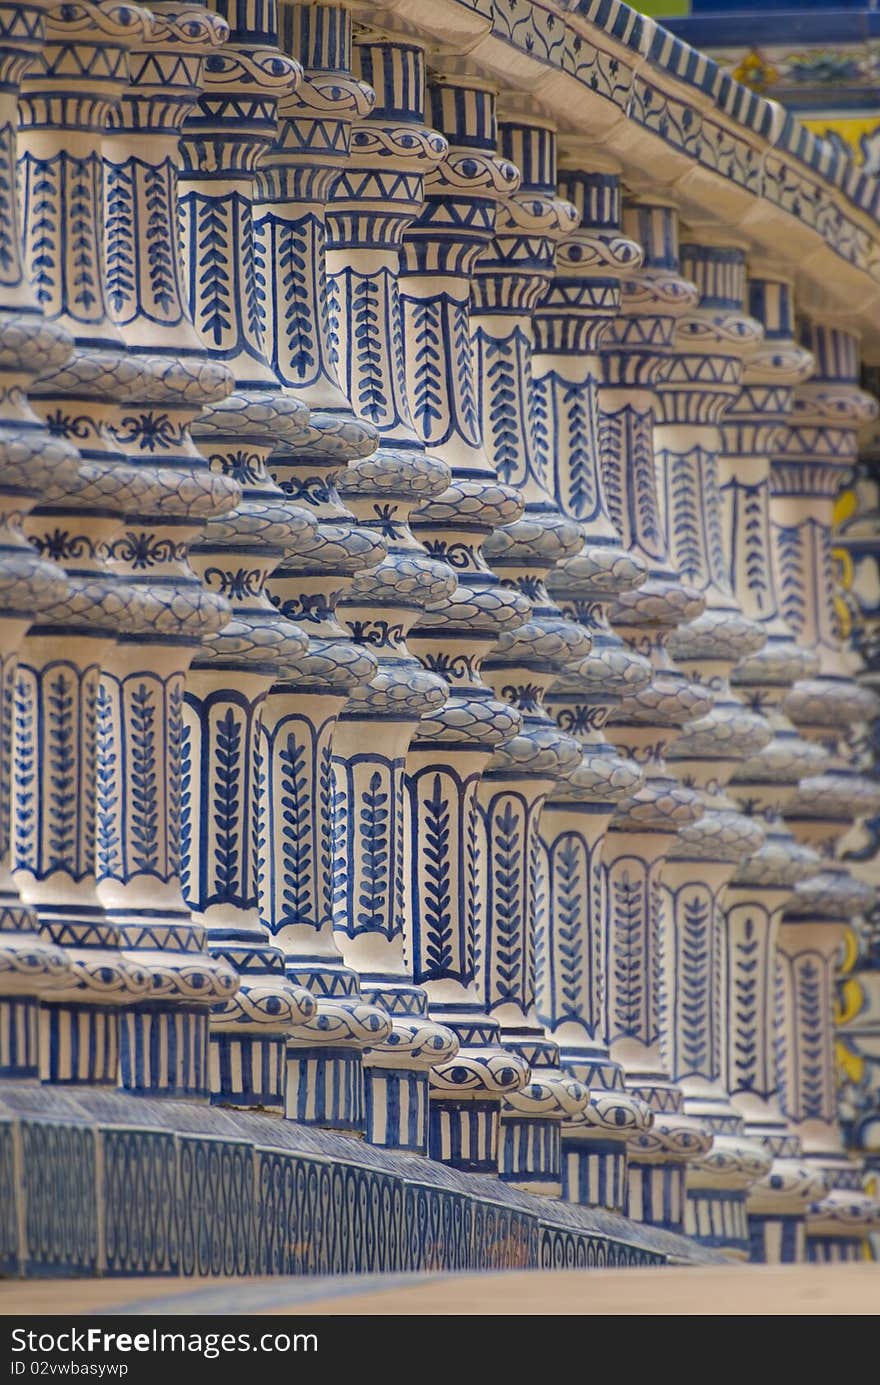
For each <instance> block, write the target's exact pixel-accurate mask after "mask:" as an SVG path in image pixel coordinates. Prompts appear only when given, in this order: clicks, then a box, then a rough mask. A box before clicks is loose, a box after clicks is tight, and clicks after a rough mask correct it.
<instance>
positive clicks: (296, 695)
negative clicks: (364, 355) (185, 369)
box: [255, 0, 391, 1135]
mask: <svg viewBox="0 0 880 1385" xmlns="http://www.w3.org/2000/svg"><path fill="white" fill-rule="evenodd" d="M279 32H280V38H281V47H282V49H283V50H284V51H285V52H286V53H290V54H293V55H294V56H295V57H296V58H297V59H298V60H299V61H300V62H301V63H302V65H303V68H304V69H305V71H304V76H303V80H302V81H301V83H300V84H299V86H298V87H297V89H296V91H295V92H293V93H292V94H290V95H287V96H285V97H282V99H281V101H280V103H279V111H280V120H279V131H278V139H277V142H276V144H275V145H274V147H273V148H272V150H271V151H270V153H269V154H267V155H266V157H265V158H264V160H263V163H262V167H261V169H260V171H259V174H258V189H259V204H258V205H257V207H256V209H255V222H256V227H257V234H258V240H259V254H260V260H259V263H260V272H261V274H262V277H263V279H264V282H265V288H264V296H265V306H264V330H265V342H266V348H267V353H268V356H269V360H270V362H271V364H272V366H273V368H274V369H275V371H276V373H277V374H278V375H279V377H280V379H281V380H282V381H283V383H284V384H285V385H287V386H289V387H290V388H291V389H292V390H294V391H295V392H296V394H297V395H298V396H299V397H300V398H301V399H302V400H303V401H304V402H305V403H306V404H308V406H309V409H310V411H311V412H310V424H309V430H308V432H307V433H306V434H305V436H304V438H303V439H302V441H301V442H300V443H299V444H292V443H289V444H287V445H286V446H284V447H282V448H279V449H278V450H276V452H275V453H274V455H273V456H272V458H271V459H270V471H271V472H272V474H273V476H274V477H275V479H276V480H277V481H278V482H279V484H280V485H281V487H282V490H284V491H285V493H286V494H287V496H288V499H289V500H290V501H292V502H294V503H296V504H297V505H303V506H305V507H306V508H307V510H308V511H309V513H310V514H311V515H312V516H313V518H314V519H315V520H316V521H317V529H316V533H315V538H314V541H313V542H312V543H310V544H308V543H306V544H302V545H300V546H298V550H297V553H296V555H290V556H287V557H285V559H284V560H283V562H282V563H281V564H280V565H279V566H278V567H277V568H276V570H275V573H274V574H273V577H272V579H271V581H270V584H269V590H270V592H271V594H272V598H273V600H274V601H275V602H276V603H277V604H278V605H279V608H280V610H281V612H282V613H283V614H284V615H285V616H286V617H287V618H289V619H292V620H294V621H296V623H297V624H299V625H301V627H302V629H303V630H304V631H305V632H306V633H307V635H308V637H309V649H308V652H307V653H305V654H304V655H302V656H301V657H300V658H299V659H297V660H288V661H287V667H286V669H285V671H284V674H283V676H282V677H281V678H280V679H279V681H278V682H277V683H276V684H275V686H274V687H273V688H272V690H271V691H270V693H269V694H268V696H267V698H266V701H265V703H264V704H263V712H262V718H261V727H262V730H261V740H260V785H259V790H258V793H259V800H260V810H259V825H258V837H259V841H258V853H259V880H258V889H259V898H260V911H261V917H262V919H263V922H264V923H265V924H266V926H267V927H268V929H269V932H270V934H271V936H272V938H273V939H274V941H275V942H276V943H277V945H278V946H279V947H280V948H281V949H282V950H283V952H284V954H285V959H286V962H285V965H286V969H287V975H288V977H289V978H290V979H291V980H292V981H294V982H296V983H297V984H298V985H303V986H306V987H307V988H308V989H309V990H311V992H312V993H313V995H314V996H315V998H316V1000H317V1002H318V1013H317V1015H316V1017H315V1019H314V1020H313V1021H311V1022H310V1023H309V1024H308V1025H306V1026H304V1027H303V1030H302V1033H301V1034H300V1035H299V1036H298V1037H297V1038H295V1039H293V1040H291V1041H290V1043H289V1044H288V1071H287V1103H286V1113H287V1116H288V1117H289V1118H290V1119H291V1120H297V1121H303V1122H306V1123H308V1124H314V1125H320V1126H325V1127H328V1128H331V1129H334V1130H341V1131H347V1132H350V1133H352V1134H356V1135H362V1134H363V1132H364V1122H365V1113H364V1078H363V1053H364V1050H365V1049H366V1048H369V1047H370V1045H371V1044H372V1043H381V1042H382V1040H383V1039H385V1038H387V1036H388V1034H389V1033H390V1029H391V1022H390V1020H389V1019H388V1017H387V1015H386V1014H385V1013H384V1011H382V1010H380V1009H379V1008H378V1007H377V1006H375V1005H372V1004H370V1003H369V1002H368V1001H366V1000H365V999H364V998H363V997H362V996H361V994H360V988H359V983H358V977H357V973H356V972H355V971H354V970H353V969H352V968H351V967H349V966H347V965H346V964H345V963H344V961H343V958H342V954H341V952H340V949H339V944H338V941H337V936H336V934H335V932H334V908H335V907H336V906H335V899H336V895H337V892H338V891H339V890H343V889H344V884H343V882H342V880H341V879H340V867H341V865H342V863H343V859H344V858H343V853H342V850H341V845H340V843H339V841H338V840H337V836H338V834H339V832H340V829H342V821H343V820H342V815H341V814H339V812H338V806H339V805H338V803H337V799H338V794H339V790H338V788H337V784H336V779H335V774H334V769H333V736H334V732H335V729H336V725H337V721H338V717H339V714H340V712H341V711H342V709H343V707H344V706H345V704H346V702H347V701H348V698H349V696H350V695H351V693H352V692H353V691H354V689H356V688H358V687H360V686H363V685H365V684H367V683H369V681H370V679H371V678H372V677H373V675H374V674H375V671H376V660H375V658H374V657H373V655H372V654H371V653H370V652H369V650H368V649H367V647H366V646H365V645H363V644H357V643H355V642H354V641H353V640H352V639H351V637H350V636H349V634H348V632H347V631H346V630H344V629H343V627H342V625H341V624H340V621H339V619H338V618H337V615H336V609H335V608H336V603H337V601H338V599H339V597H340V596H341V595H342V594H343V593H344V592H345V591H346V590H347V588H348V587H349V586H350V584H351V582H352V579H353V578H354V577H356V576H357V574H358V573H360V572H362V571H364V570H369V569H371V568H374V567H375V566H376V565H377V564H378V563H380V562H381V561H382V559H383V557H384V555H385V545H384V540H383V538H382V537H381V535H379V534H378V533H376V532H374V531H371V530H369V529H366V528H363V527H361V526H360V525H359V524H358V523H357V522H356V520H355V519H354V517H353V516H352V514H351V512H350V511H349V510H348V509H347V508H346V507H345V505H344V504H343V503H342V502H341V501H340V499H339V495H338V493H337V491H336V479H337V477H338V476H339V474H340V473H341V472H342V471H343V469H344V468H345V466H346V464H347V463H348V462H350V461H353V460H356V459H357V458H360V457H365V456H367V455H369V454H370V453H371V452H373V451H374V450H375V446H376V430H375V428H374V427H373V425H372V424H370V423H366V422H364V421H363V420H362V419H359V418H358V417H357V416H356V414H355V413H354V411H353V410H352V407H351V404H350V401H349V400H348V398H347V397H346V395H345V393H344V391H343V390H342V388H341V386H340V383H339V377H338V373H337V362H336V349H335V346H334V342H333V338H332V334H331V330H330V309H329V297H328V294H329V290H328V285H327V277H326V266H325V239H326V231H325V215H326V204H327V202H328V201H329V199H330V197H331V196H332V193H333V188H334V185H335V183H336V181H337V179H338V178H339V175H340V173H341V171H342V169H343V167H344V165H345V161H346V159H347V156H348V149H349V142H350V137H351V128H352V125H353V124H354V122H355V121H359V120H361V119H362V118H363V117H364V116H365V115H367V114H368V112H369V110H370V108H371V106H372V104H373V93H372V92H371V90H370V89H369V88H368V87H366V86H365V85H364V84H363V83H362V82H360V81H358V80H357V79H356V78H355V77H353V76H352V73H351V19H350V16H349V15H348V14H347V12H346V11H345V10H344V9H342V8H340V7H337V6H336V5H293V4H289V3H286V0H284V3H282V4H281V6H280V9H279ZM337 817H338V818H339V821H338V822H337ZM342 830H344V829H342Z"/></svg>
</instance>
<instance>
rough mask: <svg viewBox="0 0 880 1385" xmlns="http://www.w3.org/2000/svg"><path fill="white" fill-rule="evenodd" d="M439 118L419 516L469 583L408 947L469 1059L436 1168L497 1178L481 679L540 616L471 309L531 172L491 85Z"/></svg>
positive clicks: (415, 236) (491, 731)
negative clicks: (444, 148)
mask: <svg viewBox="0 0 880 1385" xmlns="http://www.w3.org/2000/svg"><path fill="white" fill-rule="evenodd" d="M455 66H456V64H455V61H454V60H450V68H454V67H455ZM428 112H429V119H430V123H431V124H432V125H433V126H434V127H435V128H437V129H438V130H440V132H441V133H442V134H443V135H444V136H445V137H446V139H447V140H448V142H449V152H448V153H447V155H446V157H445V158H444V160H443V161H442V163H440V164H439V165H438V167H437V168H435V169H434V170H433V171H432V172H431V173H430V174H429V175H428V176H427V178H426V180H425V192H426V201H425V206H424V208H423V210H422V211H421V213H420V214H419V216H418V217H417V218H416V220H415V221H414V222H413V224H412V226H411V227H410V229H409V230H408V232H407V234H406V236H405V238H404V254H403V262H402V271H403V272H402V276H401V281H400V295H401V309H402V321H403V336H404V359H405V368H406V385H407V395H408V398H409V402H410V408H411V410H412V417H413V422H414V423H415V426H416V429H417V430H418V433H419V436H420V437H421V439H422V441H423V442H424V445H425V447H426V448H427V450H428V451H429V452H430V453H431V455H432V456H437V457H440V458H442V459H443V460H444V461H445V462H446V463H447V464H448V466H449V467H450V471H451V481H450V484H449V486H448V487H447V489H446V490H445V491H443V492H442V494H441V495H439V496H437V497H436V498H434V499H432V500H430V501H427V502H426V503H425V504H423V505H420V506H419V507H418V508H417V509H416V510H415V511H413V516H412V526H413V530H414V532H415V534H416V536H417V538H419V539H421V541H422V542H423V543H424V544H425V547H426V548H427V550H428V552H429V553H430V554H432V556H434V557H436V558H440V559H443V560H445V561H446V562H448V563H449V564H450V566H451V567H452V568H453V569H454V571H455V574H456V576H457V578H458V585H457V587H456V589H455V590H454V591H453V592H452V593H451V595H450V596H449V597H448V598H447V599H446V600H445V601H444V602H442V603H438V605H436V606H435V607H434V608H433V609H432V610H431V611H430V612H426V614H425V616H424V617H421V618H420V619H419V620H418V621H417V623H416V625H415V626H414V627H413V631H412V634H411V636H410V639H409V645H410V648H411V649H412V650H413V652H414V653H416V654H417V655H418V656H419V658H420V659H421V660H422V662H423V663H424V664H425V665H426V667H428V668H430V669H432V670H434V671H435V672H439V673H441V674H442V675H443V677H444V678H445V679H446V680H447V682H448V684H449V696H448V698H447V700H446V701H445V702H444V704H443V706H442V707H440V708H439V709H438V710H437V711H435V712H433V713H430V714H428V715H427V716H425V717H423V719H422V721H421V722H420V723H419V726H418V727H417V729H416V734H415V736H414V738H413V740H412V743H411V748H410V753H409V757H408V760H407V775H406V786H407V795H408V801H407V824H408V825H407V830H408V831H409V832H410V833H411V834H412V837H411V840H412V846H411V862H412V864H411V894H410V902H411V910H412V915H411V919H410V920H409V928H408V946H409V947H410V948H411V955H412V958H413V968H414V976H415V980H416V982H418V983H420V984H422V985H424V987H425V990H426V992H427V995H428V1003H429V1006H430V1010H431V1014H432V1015H433V1016H434V1018H436V1019H438V1020H440V1021H441V1022H442V1023H443V1024H444V1025H448V1027H449V1028H450V1029H451V1030H452V1031H453V1033H454V1034H455V1036H456V1038H457V1039H458V1041H459V1044H460V1049H459V1052H458V1054H457V1055H456V1056H455V1057H454V1058H452V1059H451V1060H450V1061H449V1062H448V1063H445V1064H440V1065H439V1066H437V1067H435V1068H434V1069H433V1070H432V1072H431V1074H430V1097H431V1102H430V1138H429V1150H430V1153H431V1156H432V1157H433V1158H435V1159H440V1160H441V1161H443V1162H444V1163H449V1164H453V1165H455V1166H457V1167H460V1168H465V1169H473V1170H476V1171H482V1172H497V1170H498V1158H499V1150H498V1134H499V1124H500V1111H501V1102H502V1098H504V1097H505V1096H507V1095H509V1094H510V1093H512V1092H515V1091H519V1090H520V1088H522V1087H523V1086H524V1084H525V1082H526V1079H527V1077H528V1066H527V1064H526V1063H525V1062H524V1061H523V1059H521V1058H519V1057H518V1056H516V1055H514V1054H511V1053H508V1052H505V1050H504V1049H502V1048H500V1047H499V1043H498V1040H499V1036H500V1024H499V1022H498V1020H497V1019H495V1018H494V1017H490V1016H489V1015H488V1014H487V1012H486V1006H485V1002H484V999H483V998H482V996H481V995H480V992H479V988H478V970H477V946H478V940H479V938H480V937H481V935H482V929H483V917H482V913H483V910H484V908H485V899H486V895H485V891H486V876H485V868H486V844H485V840H483V839H481V830H480V816H479V809H478V805H477V798H476V795H477V788H478V784H479V780H480V775H481V774H482V772H483V770H484V769H485V768H486V765H487V764H488V762H489V760H490V758H491V756H492V754H493V752H494V751H495V750H496V749H497V748H498V747H499V746H501V745H503V744H504V743H505V742H507V741H510V740H511V739H512V738H513V737H514V736H515V735H516V733H517V731H518V730H519V728H520V725H521V721H522V719H521V716H520V713H519V712H518V711H517V710H516V709H515V708H514V707H513V706H512V705H511V704H509V703H507V702H502V701H498V700H496V699H495V698H494V697H493V696H492V695H491V692H490V689H489V688H488V687H487V686H486V684H485V683H484V682H483V680H482V678H481V675H480V664H481V662H482V660H483V658H484V656H485V655H486V654H487V653H488V651H489V650H490V649H491V648H492V646H493V645H494V644H495V643H496V641H497V640H498V638H499V636H500V635H501V634H502V633H503V632H504V631H505V630H507V629H511V628H513V627H515V626H516V625H520V624H522V622H523V620H524V619H525V617H526V615H527V613H528V610H529V606H528V602H527V601H526V600H525V598H524V597H523V596H522V595H521V594H520V593H519V592H516V591H513V590H510V589H508V588H506V587H504V586H503V585H502V584H501V582H500V581H499V580H498V578H497V577H496V576H495V575H494V574H493V573H492V572H491V571H490V570H489V568H488V566H487V563H486V560H485V558H484V557H483V555H482V553H481V548H482V545H483V543H484V541H485V539H486V537H487V536H488V534H490V533H491V532H492V530H493V529H497V528H500V527H501V526H503V525H505V524H510V523H512V522H513V521H514V520H515V519H517V517H518V516H519V514H520V513H521V511H522V500H521V498H520V497H519V494H518V492H517V491H516V490H514V488H513V487H512V486H508V485H505V484H503V483H502V482H500V481H499V480H498V479H497V477H496V474H495V470H494V468H493V466H492V464H491V462H490V460H489V458H488V456H487V454H486V450H485V447H484V445H483V440H482V436H481V431H480V419H479V413H478V406H477V396H476V383H475V379H474V357H473V351H472V347H471V339H470V324H469V297H470V289H471V282H470V276H471V274H472V272H473V269H474V265H475V263H476V261H477V259H478V257H479V256H480V254H481V253H482V252H483V251H484V250H485V249H486V247H487V246H488V244H489V242H490V241H491V239H492V236H493V233H494V229H495V212H496V204H497V202H498V201H499V199H501V198H504V197H507V196H509V195H510V194H512V193H513V192H514V191H515V190H516V188H517V186H518V183H519V173H518V171H517V169H516V168H515V167H514V165H513V164H511V163H510V162H509V161H508V160H506V159H503V158H499V157H498V155H497V154H496V144H497V132H496V119H495V95H494V92H493V90H492V89H491V88H490V87H489V86H488V84H486V83H484V82H481V81H480V80H478V79H474V78H471V77H469V76H467V75H457V74H456V73H455V72H454V71H452V70H444V72H443V73H442V74H441V75H439V76H437V77H436V78H435V79H434V80H433V81H432V82H431V84H430V85H429V90H428Z"/></svg>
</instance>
